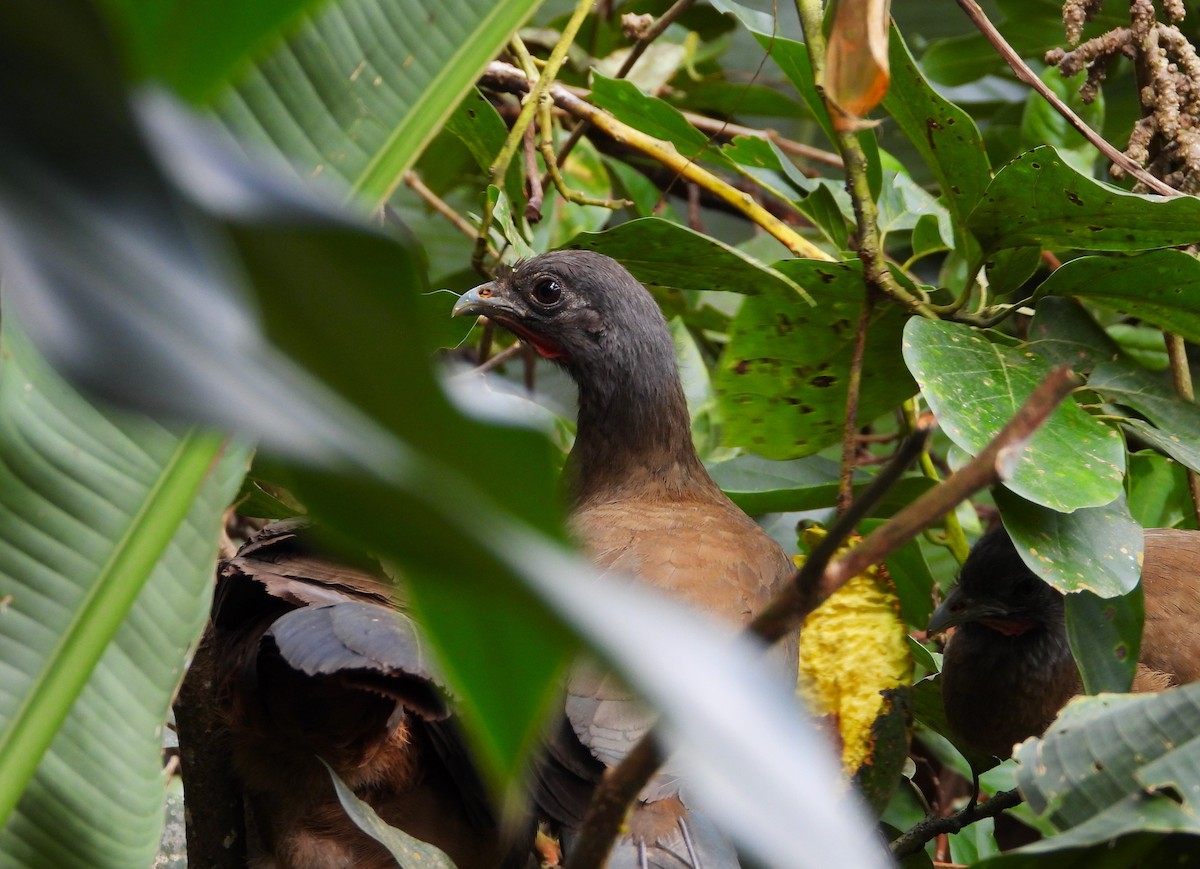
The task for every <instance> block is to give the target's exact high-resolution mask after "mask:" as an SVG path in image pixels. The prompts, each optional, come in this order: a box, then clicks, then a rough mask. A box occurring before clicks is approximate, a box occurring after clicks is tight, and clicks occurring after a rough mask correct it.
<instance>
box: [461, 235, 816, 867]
mask: <svg viewBox="0 0 1200 869" xmlns="http://www.w3.org/2000/svg"><path fill="white" fill-rule="evenodd" d="M454 313H455V314H472V315H477V314H478V315H484V316H486V317H488V318H489V319H490V320H491V321H492V322H494V323H497V324H499V325H500V326H503V327H504V328H506V329H508V330H509V331H511V332H513V333H515V334H516V335H517V336H519V337H520V338H521V339H522V340H523V341H525V342H526V343H528V344H530V345H532V346H533V348H534V349H535V350H536V351H537V352H538V353H539V354H540V355H542V356H543V357H545V358H547V359H550V360H553V361H554V362H555V363H557V364H558V365H561V366H562V367H563V368H564V369H566V371H567V372H568V373H569V374H570V375H571V377H572V378H573V379H574V380H575V382H576V383H577V384H578V386H579V416H578V427H577V434H576V439H575V445H574V448H573V449H572V451H571V454H570V456H569V457H568V459H567V464H566V468H565V470H564V474H565V477H566V490H567V496H568V499H569V504H570V507H571V511H572V512H571V526H572V529H573V531H574V533H575V535H576V537H577V539H578V540H579V541H580V542H581V543H582V544H583V545H584V546H585V547H586V549H587V550H588V551H589V552H590V554H591V556H592V558H593V560H594V561H595V563H596V565H597V566H599V567H600V568H602V569H606V570H611V571H613V572H619V573H622V574H626V575H629V576H632V577H634V578H636V579H637V580H639V581H641V582H643V583H645V584H647V585H650V586H653V587H655V588H657V589H659V590H661V591H664V592H666V593H668V594H671V595H673V596H675V597H677V598H678V599H680V600H682V601H684V602H686V603H687V604H689V605H691V606H693V607H695V608H696V609H698V610H700V611H702V612H705V613H708V614H711V615H713V616H716V617H718V618H719V619H722V620H724V621H725V622H726V623H728V624H729V625H730V628H731V630H733V629H736V628H739V627H741V626H743V625H745V624H746V623H747V622H748V621H750V619H751V617H752V616H753V615H754V614H755V613H756V612H757V611H758V610H760V609H761V608H762V607H763V606H764V605H765V604H766V603H767V601H769V600H770V599H771V597H772V596H773V595H774V594H775V593H776V592H778V591H779V590H780V589H781V588H782V587H783V586H784V585H785V584H786V583H788V582H790V580H791V577H792V574H793V572H794V567H793V566H792V564H791V561H790V560H789V559H788V557H787V555H786V554H785V553H784V551H783V549H782V548H781V547H780V546H779V545H778V544H777V543H775V541H773V540H772V539H771V538H770V537H768V536H767V534H765V533H764V532H763V531H762V530H761V529H760V528H759V527H758V526H757V525H756V524H755V523H754V522H753V521H751V519H750V518H749V517H747V516H746V515H745V514H744V513H743V512H742V511H741V510H740V509H738V508H737V507H736V506H735V505H734V504H733V503H732V502H731V501H730V500H729V499H728V498H726V497H725V495H724V494H723V493H722V492H721V490H720V489H719V488H718V487H717V485H716V483H714V482H713V480H712V478H711V477H710V476H709V475H708V472H707V471H706V470H705V469H704V466H703V464H701V462H700V458H699V457H698V456H697V454H696V450H695V448H694V446H693V445H692V437H691V424H690V419H689V416H688V409H687V403H686V401H685V399H684V393H683V388H682V386H681V385H680V380H679V372H678V369H677V367H676V363H675V349H674V343H673V341H672V340H671V333H670V331H669V329H668V327H667V324H666V321H665V320H664V319H663V315H662V313H661V312H660V311H659V308H658V305H657V304H656V303H655V302H654V299H653V298H652V297H651V295H650V294H649V293H648V292H647V291H646V289H645V288H644V287H643V286H642V285H641V284H639V283H638V282H637V281H636V280H635V279H634V278H633V276H632V275H630V274H629V272H628V271H626V270H625V268H624V267H622V266H621V265H620V264H619V263H617V262H616V261H614V260H612V259H610V258H608V257H606V256H602V255H600V254H596V253H592V252H589V251H556V252H552V253H547V254H543V255H541V256H538V257H535V258H533V259H531V260H528V261H526V262H522V263H519V264H518V265H517V266H516V267H515V268H514V269H511V270H505V271H503V272H502V273H501V274H500V275H499V277H498V278H497V279H496V280H495V281H493V282H491V283H488V284H484V285H482V286H479V287H476V288H475V289H473V290H470V291H469V292H467V293H465V294H464V295H463V296H462V298H461V299H460V300H459V301H458V304H456V305H455V307H454ZM781 654H785V655H786V658H785V660H786V670H787V672H788V673H789V675H790V678H791V680H792V684H795V675H796V672H795V671H796V650H795V645H794V644H792V645H791V646H790V647H788V648H786V649H784V650H783V651H782V652H781ZM567 695H568V696H567V701H566V709H565V717H564V720H563V721H562V723H561V727H560V728H559V729H558V730H557V731H556V732H555V734H554V737H553V738H552V740H551V744H550V747H549V760H548V761H547V763H546V764H545V765H544V767H543V768H542V769H541V770H540V772H539V780H538V782H537V786H536V788H535V791H536V792H535V799H536V800H537V802H538V804H539V806H540V808H541V810H542V811H543V812H544V813H545V814H547V815H549V816H550V818H552V819H553V821H555V822H556V823H557V825H558V826H559V828H560V829H561V831H562V835H563V839H564V844H565V846H566V848H567V850H568V853H569V849H570V846H571V838H572V831H573V830H575V829H577V828H578V826H579V825H580V823H581V821H582V818H583V812H584V810H585V808H586V806H587V802H588V799H589V798H590V795H591V792H592V790H593V788H594V787H595V783H596V782H597V781H598V780H599V778H600V776H601V775H602V774H603V772H604V769H605V767H606V766H610V765H613V764H615V763H617V762H619V760H620V759H621V758H622V757H624V755H625V753H626V752H627V751H628V750H629V748H630V747H632V745H633V744H634V743H635V742H636V741H637V740H638V739H639V738H640V737H641V736H642V735H643V734H644V733H645V732H646V731H647V730H648V729H649V727H650V726H651V724H652V722H653V715H652V714H651V713H650V712H649V711H648V710H647V709H646V708H645V707H644V706H643V705H641V704H640V703H639V702H638V700H637V698H636V697H635V696H634V695H633V694H631V693H630V692H629V691H628V690H627V689H626V688H624V687H623V686H622V685H621V684H620V683H619V682H618V681H617V680H616V679H615V678H614V677H613V676H611V675H610V674H607V673H605V672H604V671H603V670H602V669H600V668H598V667H596V666H594V665H588V664H581V665H579V666H577V667H576V668H575V669H574V670H573V671H572V674H571V676H570V678H569V680H568V684H567ZM679 788H680V783H679V782H678V781H677V780H676V779H675V778H673V777H671V776H669V775H667V774H663V773H660V775H659V777H657V778H656V779H655V780H654V781H652V782H651V784H650V785H649V786H648V787H647V789H646V790H645V791H644V792H643V794H642V798H643V799H642V801H641V802H640V803H639V804H638V805H637V806H636V807H635V809H634V811H633V813H632V815H631V817H630V820H629V823H628V827H627V830H626V834H625V836H624V838H623V839H622V841H621V842H619V843H618V846H617V848H616V849H615V850H614V852H613V855H612V857H611V858H610V862H609V865H610V866H656V867H693V866H694V867H698V866H705V867H707V869H722V867H729V866H736V865H737V858H736V855H735V854H734V852H733V849H732V848H731V847H730V846H729V845H728V843H726V842H725V841H724V839H723V837H722V836H721V835H720V834H719V833H718V832H717V831H716V830H715V829H714V828H712V826H711V824H710V823H709V822H708V821H707V820H706V819H705V818H704V817H703V816H702V815H701V814H700V813H699V812H697V811H696V809H695V807H694V806H689V805H687V804H686V802H685V797H684V796H683V795H681V793H680V790H679Z"/></svg>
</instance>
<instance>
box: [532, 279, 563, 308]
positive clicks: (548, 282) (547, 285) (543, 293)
mask: <svg viewBox="0 0 1200 869" xmlns="http://www.w3.org/2000/svg"><path fill="white" fill-rule="evenodd" d="M561 298H562V287H561V286H560V285H559V283H558V281H556V280H554V278H542V279H541V280H539V281H538V282H537V283H536V284H534V285H533V299H534V301H535V302H537V303H538V304H539V305H545V306H546V307H549V306H551V305H556V304H558V300H559V299H561Z"/></svg>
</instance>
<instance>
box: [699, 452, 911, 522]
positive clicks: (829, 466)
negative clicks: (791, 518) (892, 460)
mask: <svg viewBox="0 0 1200 869" xmlns="http://www.w3.org/2000/svg"><path fill="white" fill-rule="evenodd" d="M708 470H709V473H711V474H712V477H713V479H714V480H716V481H717V485H719V486H720V487H721V491H723V492H724V493H725V494H726V495H728V496H729V498H730V500H732V501H733V502H734V503H735V504H737V505H738V506H739V507H741V508H742V509H743V510H745V511H746V512H747V513H750V514H752V515H754V514H759V513H792V512H799V511H803V510H819V509H821V508H824V507H832V506H834V504H836V503H837V492H838V477H839V467H838V463H837V462H834V461H831V460H829V459H826V458H824V457H822V456H809V457H808V458H804V459H797V460H795V461H790V462H779V461H772V460H770V459H764V458H761V457H759V456H753V455H745V456H737V457H736V458H733V459H728V460H726V461H723V462H718V463H717V464H714V465H710V466H709V468H708ZM869 480H870V478H869V477H867V476H866V475H865V474H864V475H862V477H861V479H860V480H859V481H857V482H856V489H861V487H862V486H865V485H866V484H867V483H868V482H869ZM931 485H932V483H931V482H930V481H929V480H928V479H926V478H925V477H904V478H902V479H900V480H899V481H898V482H897V483H896V485H895V486H894V487H893V488H892V489H891V490H889V492H888V494H887V495H886V496H885V497H884V498H883V499H882V500H881V501H880V502H879V505H878V507H877V508H876V510H875V511H874V515H877V516H879V515H887V514H888V512H890V511H894V510H897V509H899V508H900V507H902V506H904V505H905V504H908V503H910V502H911V501H912V500H913V499H914V498H916V497H917V496H918V495H920V494H921V493H922V492H924V491H925V490H926V489H928V488H929V487H930V486H931Z"/></svg>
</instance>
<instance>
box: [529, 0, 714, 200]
mask: <svg viewBox="0 0 1200 869" xmlns="http://www.w3.org/2000/svg"><path fill="white" fill-rule="evenodd" d="M695 2H696V0H675V3H674V4H672V6H671V8H670V9H668V10H667V11H666V12H664V13H663V14H662V15H660V16H659V17H658V20H657V21H655V22H654V24H652V25H651V26H650V28H649V29H648V30H647V31H646V32H645V33H643V34H642V36H641V38H640V39H638V41H637V42H636V43H635V44H634V46H633V48H632V49H630V51H629V56H628V57H627V58H625V62H624V63H622V64H621V68H620V69H618V70H617V74H616V75H615V76H613V78H625V76H627V75H629V70H631V69H633V65H634V64H635V63H637V62H638V59H639V58H640V57H641V56H642V55H643V54H644V53H645V51H646V49H647V48H649V47H650V43H652V42H654V40H656V39H658V37H660V36H662V34H663V31H665V30H666V29H667V28H668V27H670V26H671V25H672V24H673V23H675V20H676V19H677V18H679V16H680V15H682V14H683V13H684V12H687V11H688V9H690V8H691V6H692V4H694V3H695ZM590 127H591V122H590V121H587V120H584V121H581V122H580V123H579V124H577V125H576V126H575V129H574V130H572V131H571V135H570V136H568V137H567V140H566V141H565V142H563V145H562V147H561V148H560V149H559V151H558V164H559V165H560V166H561V165H562V164H563V161H564V160H566V159H567V156H568V155H569V154H570V153H571V151H572V150H573V149H574V148H575V146H576V145H578V144H579V140H580V139H582V138H583V135H584V133H586V132H587V131H588V129H589V128H590ZM543 183H545V181H543Z"/></svg>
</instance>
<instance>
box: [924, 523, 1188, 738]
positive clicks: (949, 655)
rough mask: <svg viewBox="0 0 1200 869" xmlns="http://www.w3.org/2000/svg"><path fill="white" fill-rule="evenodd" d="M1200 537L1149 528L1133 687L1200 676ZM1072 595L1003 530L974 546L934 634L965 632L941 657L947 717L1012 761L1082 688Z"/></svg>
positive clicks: (960, 731)
mask: <svg viewBox="0 0 1200 869" xmlns="http://www.w3.org/2000/svg"><path fill="white" fill-rule="evenodd" d="M1198 578H1200V532H1196V531H1181V530H1175V529H1148V530H1147V531H1146V533H1145V552H1144V558H1143V563H1142V577H1141V579H1142V591H1143V593H1144V601H1145V612H1146V617H1145V625H1144V629H1143V632H1142V645H1141V653H1140V656H1139V660H1138V668H1137V673H1136V675H1135V677H1134V681H1133V690H1134V691H1158V690H1162V689H1164V688H1169V687H1171V686H1173V685H1178V684H1183V683H1185V682H1191V681H1194V680H1196V679H1198V678H1200V592H1198V591H1197V585H1196V582H1197V579H1198ZM1063 604H1064V601H1063V595H1062V594H1061V593H1060V592H1059V591H1057V590H1056V589H1054V588H1052V587H1051V586H1049V585H1048V584H1046V583H1045V582H1044V581H1042V580H1041V579H1039V578H1038V577H1037V576H1036V575H1035V574H1034V573H1033V571H1032V570H1030V569H1029V568H1028V567H1027V566H1026V565H1025V562H1024V561H1023V560H1022V559H1021V556H1020V555H1019V554H1018V552H1017V549H1016V547H1015V546H1014V545H1013V542H1012V540H1011V539H1010V538H1009V536H1008V532H1006V531H1005V530H1004V529H1003V528H996V529H995V530H993V531H990V532H988V533H987V534H985V535H984V536H983V537H982V538H980V540H979V542H978V543H976V544H975V547H974V548H973V549H972V550H971V554H970V556H969V557H968V558H967V561H966V563H965V564H964V565H963V567H962V573H961V575H960V577H959V585H958V587H957V588H955V589H954V590H953V591H951V592H950V594H949V595H948V596H947V597H946V600H945V601H944V602H943V603H942V605H941V606H940V607H938V609H937V610H936V611H935V612H934V613H933V616H932V617H931V618H930V620H929V628H928V630H929V632H930V633H937V632H940V631H944V630H946V629H947V628H950V627H957V630H956V631H955V633H954V635H953V636H952V637H951V638H950V640H949V642H948V643H947V644H946V651H945V656H944V658H943V660H942V699H943V701H944V704H945V708H946V718H947V720H948V722H949V724H950V726H951V728H952V729H953V730H954V732H955V734H956V735H957V736H958V737H959V739H960V740H961V741H962V742H963V743H965V744H966V745H968V746H970V747H971V748H974V749H976V750H978V751H980V752H982V753H984V754H991V755H994V756H996V757H1000V758H1005V757H1008V756H1009V755H1010V754H1011V753H1012V749H1013V746H1014V745H1016V744H1017V743H1019V742H1022V741H1024V740H1025V739H1027V738H1028V737H1030V736H1037V735H1040V734H1041V733H1043V732H1044V731H1045V730H1046V728H1047V727H1049V725H1050V724H1051V722H1053V721H1054V719H1055V718H1056V717H1057V716H1058V713H1059V711H1060V710H1061V709H1062V707H1063V706H1064V705H1065V704H1066V703H1067V701H1068V700H1070V699H1071V697H1073V696H1074V695H1076V694H1078V693H1080V691H1082V690H1083V685H1082V682H1081V680H1080V677H1079V670H1078V667H1077V666H1076V664H1075V660H1074V658H1073V657H1072V655H1071V649H1070V646H1069V645H1068V642H1067V631H1066V624H1065V616H1064V605H1063Z"/></svg>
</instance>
